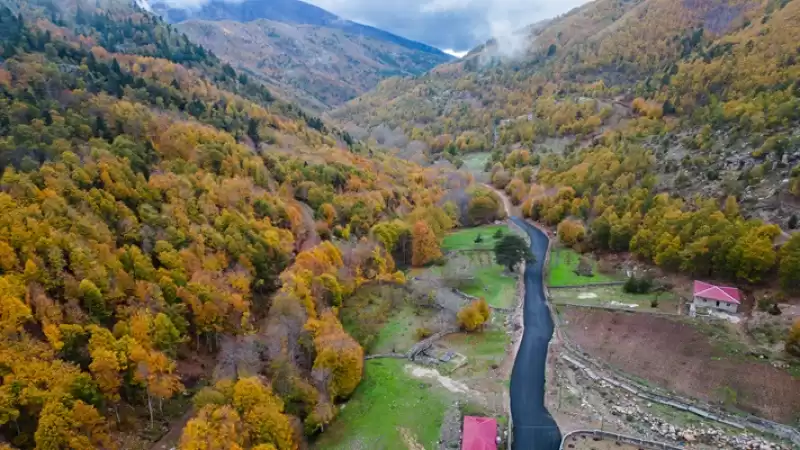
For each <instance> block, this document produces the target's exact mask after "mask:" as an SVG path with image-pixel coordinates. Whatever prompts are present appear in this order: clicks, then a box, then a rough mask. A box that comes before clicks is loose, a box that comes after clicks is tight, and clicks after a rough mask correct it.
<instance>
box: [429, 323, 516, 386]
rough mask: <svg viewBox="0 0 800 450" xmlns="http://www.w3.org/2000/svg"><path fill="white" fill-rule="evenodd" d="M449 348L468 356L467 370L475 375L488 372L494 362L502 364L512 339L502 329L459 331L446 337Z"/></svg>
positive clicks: (445, 340)
mask: <svg viewBox="0 0 800 450" xmlns="http://www.w3.org/2000/svg"><path fill="white" fill-rule="evenodd" d="M444 342H446V344H447V346H448V347H449V348H452V349H453V350H455V351H457V352H458V353H461V354H463V355H464V356H466V357H467V361H468V362H467V366H466V369H467V372H469V374H470V376H475V375H478V374H482V373H485V372H487V371H488V370H489V369H490V367H491V366H492V364H498V365H499V364H500V363H502V362H503V358H505V355H506V347H507V346H508V344H509V343H510V342H511V339H510V338H509V336H508V335H507V334H506V332H505V331H504V330H502V329H489V330H486V331H484V332H483V333H458V334H451V335H449V336H447V337H445V338H444Z"/></svg>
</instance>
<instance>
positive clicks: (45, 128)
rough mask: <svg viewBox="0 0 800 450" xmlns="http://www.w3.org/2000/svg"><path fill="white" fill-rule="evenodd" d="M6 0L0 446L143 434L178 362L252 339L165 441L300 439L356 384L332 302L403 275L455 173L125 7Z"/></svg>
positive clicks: (180, 383) (268, 443)
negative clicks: (250, 364)
mask: <svg viewBox="0 0 800 450" xmlns="http://www.w3.org/2000/svg"><path fill="white" fill-rule="evenodd" d="M6 3H7V4H9V5H10V6H11V7H12V8H13V10H11V9H8V8H6V7H0V56H2V62H1V63H0V171H2V177H1V178H0V211H1V213H0V376H1V377H2V385H0V411H1V413H0V442H2V443H1V444H0V447H3V448H12V447H13V448H39V449H62V448H72V449H94V448H141V447H146V445H147V443H146V439H147V438H152V437H154V436H157V430H158V429H160V423H158V422H160V421H161V420H162V419H163V411H164V410H167V409H168V407H169V405H170V404H171V403H170V402H171V401H172V400H173V399H175V398H176V397H177V398H180V397H181V395H180V393H181V392H182V391H183V390H184V388H189V387H192V386H188V385H187V386H185V385H184V381H186V380H185V379H183V375H184V374H183V373H182V372H181V370H180V369H179V368H180V367H181V365H182V362H184V361H186V362H192V361H194V360H195V359H197V358H200V357H205V356H204V355H210V356H212V357H213V356H214V354H215V353H216V352H217V350H218V348H219V346H218V342H219V341H220V340H221V338H222V337H223V336H250V337H251V338H253V339H256V340H258V341H259V342H261V343H266V342H268V343H269V345H267V344H264V345H263V347H260V348H261V350H260V352H261V353H260V354H259V357H260V358H262V359H263V360H265V361H268V362H269V365H268V369H266V371H265V372H260V373H236V374H234V375H235V376H238V380H236V379H229V380H221V381H220V383H218V384H217V385H216V388H215V389H214V390H206V391H204V392H203V393H202V395H200V396H199V397H198V399H197V402H195V405H196V407H197V418H196V419H194V420H192V421H191V422H190V423H189V426H188V427H187V429H186V432H185V434H184V438H183V441H182V444H181V446H182V448H212V447H204V446H202V445H201V444H200V443H201V442H204V443H206V444H207V443H209V442H217V443H225V448H245V447H247V448H250V447H256V446H258V448H279V449H290V448H298V447H299V446H300V445H302V443H303V441H304V439H305V437H304V436H305V435H313V434H314V433H317V432H319V430H321V429H322V427H323V426H324V425H325V424H327V423H329V422H330V421H331V420H333V418H334V417H335V415H336V411H337V410H336V407H335V403H336V402H337V401H339V400H340V399H343V398H346V397H347V396H348V395H349V394H350V393H351V392H352V391H353V389H354V388H355V387H356V386H357V385H358V383H359V381H360V379H361V370H362V361H363V360H362V356H363V351H362V350H361V347H360V346H359V344H358V343H357V342H356V341H355V340H354V339H353V338H351V337H350V336H349V335H348V334H347V333H345V332H344V330H343V329H342V326H341V324H340V322H339V319H338V317H337V314H338V307H339V306H341V305H342V304H343V302H346V301H347V299H348V297H349V296H350V295H351V294H352V293H353V292H355V291H356V290H357V289H358V287H359V286H362V285H365V284H368V283H374V282H381V283H401V282H402V281H403V276H402V273H398V272H397V271H396V270H395V260H394V258H393V257H392V254H391V253H394V254H395V256H396V257H397V259H398V263H400V264H407V263H408V262H409V261H410V260H411V258H412V256H413V255H412V254H411V251H410V250H406V248H410V245H409V244H408V243H409V242H410V241H411V239H412V235H411V225H412V224H414V225H415V226H416V227H421V228H422V229H423V231H424V232H425V233H427V234H429V235H432V234H433V233H438V234H440V235H441V233H443V232H444V231H446V230H447V229H448V228H449V227H452V226H453V224H454V223H455V221H456V220H458V218H459V217H458V216H459V212H458V210H457V208H453V207H447V208H445V209H446V210H447V212H445V209H443V208H442V207H441V206H442V205H443V196H444V195H445V194H446V192H447V190H448V189H449V188H456V189H458V190H462V191H463V188H464V187H465V186H466V184H467V182H468V180H466V179H465V178H464V177H460V176H458V175H453V174H450V175H447V174H443V173H440V172H439V171H437V170H433V169H423V168H420V167H418V166H415V165H413V164H410V163H407V162H404V161H399V160H396V159H393V158H391V157H389V156H386V155H385V154H383V153H381V152H379V151H373V150H370V149H369V148H367V147H365V146H364V145H362V144H359V143H357V142H353V141H352V139H351V138H350V137H349V136H348V135H347V134H346V133H339V132H337V131H335V130H333V129H331V128H330V127H327V126H326V125H324V124H323V123H322V122H321V121H320V120H319V119H317V118H313V117H309V116H307V115H305V114H303V113H301V112H300V111H299V110H298V109H297V108H296V107H294V106H292V105H290V104H286V103H284V102H281V101H278V100H276V99H274V98H273V96H272V95H271V94H270V93H269V91H267V90H266V89H265V88H264V87H263V86H261V85H260V84H257V83H254V82H252V81H250V80H248V78H247V77H246V76H243V75H241V74H237V73H236V72H235V70H233V69H232V68H231V67H230V66H228V65H224V64H221V63H220V61H219V60H218V58H216V57H215V56H214V55H213V54H211V53H210V52H208V51H206V50H204V49H203V48H201V47H198V46H196V45H194V44H192V43H190V42H189V41H188V39H187V38H186V37H185V36H183V35H181V34H179V33H176V32H175V30H174V29H173V28H172V27H171V26H168V25H166V24H164V23H162V22H161V21H160V20H159V19H157V18H155V17H153V16H151V15H149V14H147V13H145V12H144V11H142V10H139V9H135V8H132V7H131V6H130V5H129V4H128V3H127V2H115V1H107V2H95V1H94V0H92V1H90V2H87V3H83V2H78V3H75V2H48V1H39V2H36V3H35V4H34V3H27V2H22V3H20V2H17V1H14V2H6ZM98 6H99V7H98ZM451 205H452V204H451ZM309 208H310V211H311V212H310V213H309ZM417 256H418V255H417ZM228 356H230V355H228ZM206 375H208V374H206ZM190 381H191V382H192V383H194V382H196V380H190ZM209 381H210V380H209ZM154 422H156V423H155V424H154ZM226 433H227V434H226ZM203 445H205V444H203ZM209 445H210V444H209ZM213 448H217V447H213Z"/></svg>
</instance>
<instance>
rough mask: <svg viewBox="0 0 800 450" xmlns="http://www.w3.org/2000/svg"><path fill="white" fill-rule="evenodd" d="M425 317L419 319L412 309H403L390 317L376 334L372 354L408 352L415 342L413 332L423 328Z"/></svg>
mask: <svg viewBox="0 0 800 450" xmlns="http://www.w3.org/2000/svg"><path fill="white" fill-rule="evenodd" d="M426 319H427V318H426V317H420V316H418V315H417V314H416V313H415V312H414V308H411V307H405V308H403V309H401V310H399V311H397V312H396V313H394V314H393V315H392V317H391V318H390V319H389V321H388V322H387V323H386V325H384V327H383V328H382V329H381V331H380V333H379V334H378V337H377V339H376V340H375V344H374V345H373V346H372V353H388V352H396V353H403V352H406V351H408V350H409V349H410V348H411V347H412V346H413V345H414V344H416V343H417V340H416V339H415V337H414V332H415V331H417V328H420V327H423V326H425V322H426Z"/></svg>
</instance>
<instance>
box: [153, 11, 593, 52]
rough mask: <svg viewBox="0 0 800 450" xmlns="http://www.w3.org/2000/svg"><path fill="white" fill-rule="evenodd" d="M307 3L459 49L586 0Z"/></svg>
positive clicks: (549, 16)
mask: <svg viewBox="0 0 800 450" xmlns="http://www.w3.org/2000/svg"><path fill="white" fill-rule="evenodd" d="M150 1H151V2H155V1H156V0H150ZM158 1H161V2H164V3H167V4H169V5H170V6H173V7H199V6H202V5H204V4H206V3H208V1H209V0H158ZM229 1H230V2H237V1H238V2H241V0H229ZM263 1H265V2H267V1H270V0H263ZM308 3H311V4H313V5H316V6H319V7H321V8H324V9H327V10H328V11H331V12H333V13H335V14H338V15H340V16H341V17H343V18H345V19H349V20H353V21H356V22H360V23H363V24H365V25H371V26H374V27H377V28H380V29H383V30H386V31H390V32H392V33H395V34H397V35H399V36H403V37H405V38H408V39H413V40H415V41H420V42H424V43H426V44H428V45H432V46H434V47H437V48H440V49H443V50H447V51H448V53H451V54H458V52H464V51H467V50H469V49H471V48H473V47H475V46H476V45H478V44H481V43H483V42H485V41H486V40H487V39H489V38H491V37H499V38H501V39H502V38H503V36H507V35H510V34H511V33H512V32H513V31H515V30H518V29H520V28H522V27H524V26H526V25H529V24H531V23H534V22H538V21H540V20H544V19H548V18H551V17H554V16H557V15H559V14H562V13H565V12H567V11H568V10H570V9H572V8H574V7H576V6H580V5H581V4H583V3H586V0H566V1H555V0H407V1H403V2H383V1H374V0H308Z"/></svg>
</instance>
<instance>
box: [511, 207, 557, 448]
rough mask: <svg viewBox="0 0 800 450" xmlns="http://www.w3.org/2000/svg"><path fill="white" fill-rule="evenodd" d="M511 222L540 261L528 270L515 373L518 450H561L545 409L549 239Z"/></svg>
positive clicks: (549, 327) (517, 221) (523, 223)
mask: <svg viewBox="0 0 800 450" xmlns="http://www.w3.org/2000/svg"><path fill="white" fill-rule="evenodd" d="M511 220H512V221H513V222H514V223H515V224H517V225H518V226H519V227H520V228H522V229H523V230H525V232H526V233H528V236H530V238H531V251H532V252H533V254H534V255H535V256H536V262H535V263H532V264H527V265H526V267H525V304H524V307H523V320H524V324H525V328H524V331H523V334H522V342H521V343H520V347H519V352H518V353H517V357H516V359H515V360H514V369H513V370H512V372H511V416H512V419H513V423H514V449H515V450H557V449H558V447H559V445H560V444H561V431H560V430H559V429H558V425H556V422H555V420H553V417H552V416H550V413H549V412H548V411H547V408H545V406H544V374H545V364H546V361H547V346H548V344H549V343H550V339H551V338H552V337H553V318H552V317H551V316H550V310H549V308H548V307H547V303H546V302H547V300H546V297H545V294H544V285H543V283H544V280H543V279H542V273H543V270H542V269H543V267H544V260H545V258H546V256H547V246H548V241H549V240H548V238H547V236H546V235H545V234H544V233H542V232H541V231H540V230H539V229H537V228H536V227H534V226H533V225H530V224H529V223H527V222H526V221H524V220H522V219H520V218H519V217H512V218H511Z"/></svg>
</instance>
